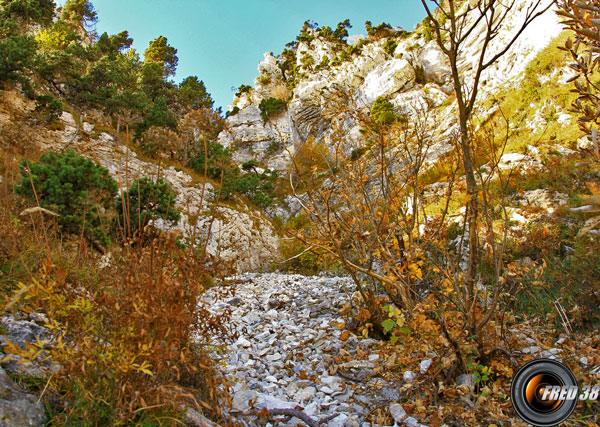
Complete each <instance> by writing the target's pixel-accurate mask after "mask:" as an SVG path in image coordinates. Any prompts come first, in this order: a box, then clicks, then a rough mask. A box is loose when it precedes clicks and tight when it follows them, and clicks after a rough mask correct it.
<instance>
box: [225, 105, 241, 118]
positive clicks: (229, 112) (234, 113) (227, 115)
mask: <svg viewBox="0 0 600 427" xmlns="http://www.w3.org/2000/svg"><path fill="white" fill-rule="evenodd" d="M239 112H240V107H238V106H237V105H236V106H235V107H233V108H232V109H231V111H228V112H227V113H226V115H225V117H231V116H235V115H236V114H237V113H239Z"/></svg>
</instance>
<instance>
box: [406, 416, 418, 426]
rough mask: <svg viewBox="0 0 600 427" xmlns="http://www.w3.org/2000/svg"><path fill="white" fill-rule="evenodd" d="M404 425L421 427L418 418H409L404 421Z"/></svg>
mask: <svg viewBox="0 0 600 427" xmlns="http://www.w3.org/2000/svg"><path fill="white" fill-rule="evenodd" d="M404 425H405V426H406V427H419V422H418V421H417V419H416V418H413V417H408V418H406V419H405V420H404Z"/></svg>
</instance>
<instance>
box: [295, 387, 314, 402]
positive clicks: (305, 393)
mask: <svg viewBox="0 0 600 427" xmlns="http://www.w3.org/2000/svg"><path fill="white" fill-rule="evenodd" d="M316 392H317V390H316V389H315V388H314V387H305V388H302V389H300V390H298V391H297V392H296V394H295V395H294V400H297V401H299V402H304V401H307V400H310V399H312V398H313V397H314V395H315V393H316Z"/></svg>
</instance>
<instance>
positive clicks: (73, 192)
mask: <svg viewBox="0 0 600 427" xmlns="http://www.w3.org/2000/svg"><path fill="white" fill-rule="evenodd" d="M32 184H33V188H32ZM34 188H35V193H34ZM15 190H16V192H17V193H19V194H23V195H25V196H26V197H28V198H29V199H30V200H32V201H35V200H36V198H37V200H39V204H40V206H42V207H44V208H46V209H49V210H51V211H53V212H55V213H57V214H58V215H60V216H59V217H58V223H59V224H60V225H61V227H62V228H63V230H64V231H66V232H68V233H75V234H79V233H81V232H82V230H83V231H84V233H85V234H87V235H90V236H92V237H94V238H97V239H100V240H102V241H105V240H106V235H105V232H104V231H105V230H104V229H103V227H102V224H103V223H104V222H105V221H104V220H105V219H106V217H108V216H110V212H112V209H113V206H114V205H113V201H114V197H115V196H116V194H117V183H116V182H115V180H114V179H112V177H111V176H110V175H109V174H108V170H107V169H105V168H103V167H102V166H100V165H99V164H98V163H96V162H95V161H93V160H92V159H89V158H86V157H83V156H80V155H78V154H75V153H74V152H73V151H71V150H68V151H67V152H65V153H55V152H51V153H49V154H45V155H42V156H41V157H40V159H39V161H37V162H35V163H31V164H28V163H27V162H26V161H23V162H22V163H21V183H20V185H17V186H16V187H15Z"/></svg>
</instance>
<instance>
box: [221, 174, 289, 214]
mask: <svg viewBox="0 0 600 427" xmlns="http://www.w3.org/2000/svg"><path fill="white" fill-rule="evenodd" d="M234 171H236V172H234ZM277 177H278V174H277V171H274V170H270V169H266V170H265V171H264V172H263V173H260V174H259V173H257V172H250V173H246V174H241V173H240V172H239V169H234V170H232V171H231V172H230V173H228V174H227V175H225V176H224V177H223V186H222V187H221V197H222V198H224V199H229V198H231V196H232V195H233V193H239V194H243V195H244V196H246V197H248V198H249V199H250V200H252V201H253V202H254V203H256V205H258V206H260V207H261V208H266V207H268V206H269V205H271V203H273V191H274V189H275V181H276V180H277Z"/></svg>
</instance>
